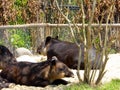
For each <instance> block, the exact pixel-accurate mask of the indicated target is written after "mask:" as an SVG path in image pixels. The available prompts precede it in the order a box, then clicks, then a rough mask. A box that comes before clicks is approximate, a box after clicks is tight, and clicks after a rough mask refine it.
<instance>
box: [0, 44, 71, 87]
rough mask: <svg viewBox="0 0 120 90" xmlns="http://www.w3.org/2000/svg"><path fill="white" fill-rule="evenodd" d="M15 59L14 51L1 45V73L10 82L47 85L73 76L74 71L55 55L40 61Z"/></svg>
mask: <svg viewBox="0 0 120 90" xmlns="http://www.w3.org/2000/svg"><path fill="white" fill-rule="evenodd" d="M12 59H14V57H13V55H12V53H11V52H10V51H9V50H8V49H7V48H6V47H5V46H2V45H0V67H1V68H2V72H1V73H0V75H1V77H2V78H5V79H7V80H8V81H9V82H13V83H16V84H22V85H32V86H46V85H49V84H52V83H53V82H54V81H55V80H57V79H61V78H63V77H72V76H73V73H72V72H71V71H70V69H69V68H68V67H67V66H66V65H65V64H64V63H62V62H60V61H59V60H58V59H57V58H56V57H55V56H53V57H52V58H51V60H47V61H44V62H40V63H30V62H16V61H15V62H11V63H8V62H6V61H10V60H12Z"/></svg>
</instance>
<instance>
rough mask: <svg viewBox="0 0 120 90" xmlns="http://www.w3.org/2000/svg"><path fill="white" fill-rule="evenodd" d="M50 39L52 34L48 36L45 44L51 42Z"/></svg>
mask: <svg viewBox="0 0 120 90" xmlns="http://www.w3.org/2000/svg"><path fill="white" fill-rule="evenodd" d="M50 40H51V36H48V37H46V40H45V45H47V44H48V43H49V42H50Z"/></svg>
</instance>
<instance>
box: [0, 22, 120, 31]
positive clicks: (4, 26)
mask: <svg viewBox="0 0 120 90" xmlns="http://www.w3.org/2000/svg"><path fill="white" fill-rule="evenodd" d="M76 25H77V26H78V27H82V24H76ZM71 26H74V24H71ZM85 26H88V24H85ZM99 26H100V24H92V27H99ZM108 26H109V27H120V23H118V24H108ZM34 27H69V24H50V23H32V24H22V25H1V26H0V30H3V29H16V28H34ZM101 27H106V24H101Z"/></svg>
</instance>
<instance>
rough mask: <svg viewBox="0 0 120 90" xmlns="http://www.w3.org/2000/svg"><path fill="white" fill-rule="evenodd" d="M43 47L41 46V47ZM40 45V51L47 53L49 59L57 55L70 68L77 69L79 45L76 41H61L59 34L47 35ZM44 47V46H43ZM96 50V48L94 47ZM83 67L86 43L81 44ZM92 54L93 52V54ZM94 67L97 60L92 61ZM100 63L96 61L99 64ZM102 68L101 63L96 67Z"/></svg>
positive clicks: (82, 66) (82, 64)
mask: <svg viewBox="0 0 120 90" xmlns="http://www.w3.org/2000/svg"><path fill="white" fill-rule="evenodd" d="M40 47H41V48H40ZM40 47H38V50H37V51H39V52H38V53H42V52H43V53H46V55H47V58H48V60H50V59H51V58H52V56H56V57H57V58H58V59H59V60H60V61H62V62H63V63H65V64H66V65H67V66H68V67H69V68H72V69H76V68H77V65H78V57H79V47H78V46H77V45H76V44H75V43H71V42H67V41H61V40H59V39H58V36H56V37H55V38H52V37H51V36H48V37H46V40H45V42H44V43H43V42H42V44H41V45H40ZM43 47H44V48H43ZM93 50H94V49H93ZM81 53H82V54H81V67H80V69H84V45H81ZM91 55H92V54H91ZM91 64H92V67H93V65H94V64H95V61H94V60H93V61H91ZM97 64H98V63H96V65H97ZM98 68H100V65H99V66H98V67H97V68H96V69H98Z"/></svg>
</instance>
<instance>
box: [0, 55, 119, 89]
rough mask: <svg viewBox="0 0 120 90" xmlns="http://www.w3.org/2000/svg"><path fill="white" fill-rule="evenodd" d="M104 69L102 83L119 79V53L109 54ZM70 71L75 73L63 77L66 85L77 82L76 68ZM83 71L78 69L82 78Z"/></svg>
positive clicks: (61, 87) (15, 86) (16, 87)
mask: <svg viewBox="0 0 120 90" xmlns="http://www.w3.org/2000/svg"><path fill="white" fill-rule="evenodd" d="M105 70H107V72H106V74H105V75H104V77H103V79H102V83H103V84H104V83H107V82H109V81H111V80H112V79H120V54H110V55H109V60H108V62H107V65H106V68H105ZM72 71H73V73H74V75H75V76H74V78H63V79H64V80H66V81H68V82H70V84H68V85H71V84H72V83H77V82H79V81H78V78H77V75H76V70H72ZM83 73H84V71H83V70H80V75H81V77H82V78H83ZM98 73H99V71H97V74H98ZM96 77H97V76H96ZM64 86H65V85H58V86H54V85H48V86H46V87H44V88H42V87H34V86H25V85H15V84H11V85H10V87H9V88H3V89H2V90H63V87H64Z"/></svg>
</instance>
